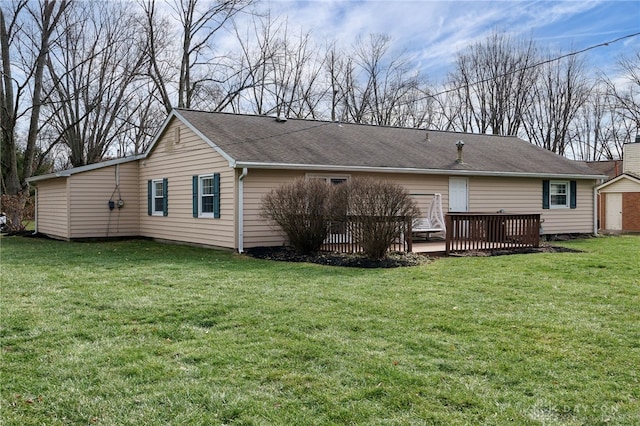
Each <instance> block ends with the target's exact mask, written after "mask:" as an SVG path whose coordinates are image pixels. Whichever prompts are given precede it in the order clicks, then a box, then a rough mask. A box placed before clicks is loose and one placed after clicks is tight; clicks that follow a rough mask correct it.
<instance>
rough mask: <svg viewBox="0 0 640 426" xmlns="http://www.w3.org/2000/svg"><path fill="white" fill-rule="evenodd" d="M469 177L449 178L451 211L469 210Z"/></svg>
mask: <svg viewBox="0 0 640 426" xmlns="http://www.w3.org/2000/svg"><path fill="white" fill-rule="evenodd" d="M468 186H469V179H467V178H464V177H450V178H449V211H450V212H466V211H469V193H468Z"/></svg>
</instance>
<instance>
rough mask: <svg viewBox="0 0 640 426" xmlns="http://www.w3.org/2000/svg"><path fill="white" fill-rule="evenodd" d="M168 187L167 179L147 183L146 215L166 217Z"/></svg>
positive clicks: (167, 211) (167, 212)
mask: <svg viewBox="0 0 640 426" xmlns="http://www.w3.org/2000/svg"><path fill="white" fill-rule="evenodd" d="M168 186H169V180H168V179H167V178H164V179H154V180H149V181H148V182H147V213H148V214H149V215H154V216H168V214H169V197H168Z"/></svg>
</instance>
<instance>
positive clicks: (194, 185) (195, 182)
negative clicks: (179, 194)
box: [191, 175, 198, 217]
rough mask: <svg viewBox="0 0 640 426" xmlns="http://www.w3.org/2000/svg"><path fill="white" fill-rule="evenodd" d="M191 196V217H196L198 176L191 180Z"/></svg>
mask: <svg viewBox="0 0 640 426" xmlns="http://www.w3.org/2000/svg"><path fill="white" fill-rule="evenodd" d="M191 195H192V196H193V217H198V175H194V176H193V177H192V178H191Z"/></svg>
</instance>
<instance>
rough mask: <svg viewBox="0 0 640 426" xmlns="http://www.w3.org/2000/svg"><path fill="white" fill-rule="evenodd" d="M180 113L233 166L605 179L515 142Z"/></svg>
mask: <svg viewBox="0 0 640 426" xmlns="http://www.w3.org/2000/svg"><path fill="white" fill-rule="evenodd" d="M174 114H175V116H176V117H178V118H180V119H181V120H183V121H184V122H185V124H187V125H188V126H190V127H191V128H192V129H193V130H194V131H196V132H197V133H198V134H200V136H201V137H203V138H205V140H207V141H208V142H209V143H210V144H211V145H212V146H213V147H214V148H215V149H217V150H218V151H219V152H221V154H223V155H224V156H225V157H226V158H227V159H228V160H229V162H230V165H231V166H232V167H264V168H310V169H314V168H315V169H320V168H325V169H326V168H329V169H346V170H359V169H374V170H377V171H384V170H385V169H386V170H389V171H414V172H416V173H420V172H421V173H429V172H432V173H449V174H452V173H453V174H474V175H477V174H488V175H519V176H528V175H535V176H572V177H577V178H590V179H597V178H602V177H604V176H602V175H600V174H597V172H595V171H594V170H593V169H590V168H589V167H587V166H586V165H584V164H583V163H579V162H576V161H572V160H569V159H567V158H564V157H562V156H560V155H557V154H554V153H552V152H550V151H547V150H545V149H542V148H540V147H537V146H535V145H533V144H531V143H529V142H527V141H524V140H522V139H520V138H517V137H515V136H496V135H484V134H471V133H460V132H444V131H436V130H421V129H411V128H399V127H385V126H372V125H362V124H347V123H338V122H330V121H315V120H303V119H287V120H286V121H280V120H276V119H275V118H274V117H268V116H256V115H238V114H229V113H211V112H202V111H194V110H184V109H177V110H175V111H174ZM460 140H462V141H463V142H464V148H463V160H464V161H463V163H458V162H457V161H456V159H457V148H456V142H457V141H460ZM151 149H152V148H150V151H151Z"/></svg>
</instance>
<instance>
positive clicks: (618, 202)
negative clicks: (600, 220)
mask: <svg viewBox="0 0 640 426" xmlns="http://www.w3.org/2000/svg"><path fill="white" fill-rule="evenodd" d="M606 199H607V201H606V202H607V206H606V207H605V219H604V225H605V229H607V230H609V231H622V194H621V193H614V192H608V193H607V196H606Z"/></svg>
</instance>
